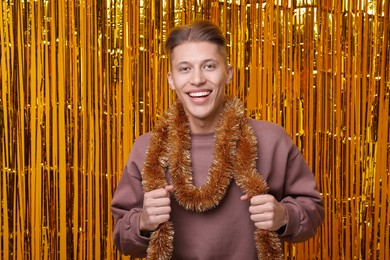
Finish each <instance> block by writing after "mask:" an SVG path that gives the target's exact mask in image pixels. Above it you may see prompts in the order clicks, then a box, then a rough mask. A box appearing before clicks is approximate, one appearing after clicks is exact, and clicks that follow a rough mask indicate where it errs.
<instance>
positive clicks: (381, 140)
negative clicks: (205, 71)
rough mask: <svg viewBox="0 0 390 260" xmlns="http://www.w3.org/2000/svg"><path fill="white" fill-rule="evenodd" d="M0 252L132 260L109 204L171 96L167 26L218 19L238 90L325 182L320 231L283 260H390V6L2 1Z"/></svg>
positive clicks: (355, 1) (312, 0)
mask: <svg viewBox="0 0 390 260" xmlns="http://www.w3.org/2000/svg"><path fill="white" fill-rule="evenodd" d="M0 13H1V16H0V37H1V42H0V44H1V46H0V62H1V74H0V82H1V85H0V142H1V147H0V154H1V156H0V158H1V160H0V169H1V175H0V187H1V191H0V199H1V206H0V215H1V216H0V226H1V229H0V258H1V259H96V258H98V259H122V258H127V257H123V256H121V255H120V254H119V253H118V252H117V251H116V250H115V247H114V245H113V242H112V229H113V221H112V218H111V213H110V209H109V205H110V202H111V198H112V194H113V192H114V190H115V187H116V184H117V182H118V180H119V178H120V175H121V170H122V168H123V166H124V163H125V161H126V159H127V156H128V153H129V151H130V149H131V145H132V143H133V141H134V138H136V137H137V136H139V135H140V134H142V133H144V132H146V131H149V130H151V129H152V127H153V125H154V122H155V120H156V118H157V117H158V116H159V115H160V114H161V113H162V111H163V110H164V109H165V108H167V106H168V105H169V104H170V103H171V102H172V100H173V99H174V94H173V93H172V92H170V91H169V88H168V86H167V81H166V78H165V75H166V73H167V72H168V61H167V58H166V56H165V55H164V53H163V44H164V41H165V37H166V35H167V32H168V31H169V30H170V29H171V28H172V27H173V26H174V25H176V24H183V23H186V22H189V21H191V20H193V19H196V18H208V19H211V20H213V21H214V22H216V23H218V24H220V25H221V27H222V29H223V31H224V32H225V33H226V35H227V38H228V41H229V59H230V62H231V63H232V64H233V66H234V68H235V77H234V81H233V82H232V84H231V85H230V87H229V90H228V92H229V93H230V94H234V95H237V96H239V97H240V98H242V100H243V101H244V102H245V104H246V107H247V109H248V115H249V116H251V117H254V118H259V119H266V120H270V121H274V122H276V123H278V124H280V125H282V126H284V127H285V129H286V130H287V131H288V132H289V133H290V134H291V136H292V138H293V140H294V141H295V143H296V144H297V145H298V147H299V148H300V149H301V151H302V153H303V155H304V156H305V158H306V159H307V161H308V163H309V164H310V166H311V168H312V169H313V172H314V174H315V176H316V178H317V180H318V184H319V189H320V190H321V192H322V194H323V196H324V201H325V209H326V218H325V222H324V224H323V226H322V227H321V229H320V230H319V232H318V234H317V235H316V236H315V237H314V238H313V239H310V240H309V241H307V242H305V243H301V244H286V245H285V255H286V259H390V253H389V252H390V240H389V237H390V209H389V193H390V177H389V164H390V163H389V160H390V155H389V154H390V153H389V150H390V142H389V131H390V127H389V106H390V105H389V92H390V20H389V13H390V6H389V1H385V0H377V1H374V0H343V1H341V0H333V1H332V0H325V1H319V0H317V1H316V0H295V1H293V0H263V1H259V0H257V1H256V0H247V1H244V0H241V1H240V0H237V1H234V0H230V1H227V0H226V1H218V0H210V1H206V0H197V1H195V0H188V1H185V0H181V1H180V0H176V1H164V0H155V1H151V0H149V1H147V0H144V1H135V0H128V1H119V0H118V1H116V0H112V1H93V0H86V1H72V0H67V1H64V0H62V1H61V0H60V1H39V0H36V1H32V0H30V1H27V0H25V1H11V0H3V1H2V2H1V4H0Z"/></svg>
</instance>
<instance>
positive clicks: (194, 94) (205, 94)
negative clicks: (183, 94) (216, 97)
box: [188, 91, 211, 98]
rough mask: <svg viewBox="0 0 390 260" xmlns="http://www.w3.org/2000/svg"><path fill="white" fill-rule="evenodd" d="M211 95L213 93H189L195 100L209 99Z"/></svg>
mask: <svg viewBox="0 0 390 260" xmlns="http://www.w3.org/2000/svg"><path fill="white" fill-rule="evenodd" d="M210 93H211V91H201V92H192V93H188V95H189V96H190V97H193V98H199V97H207V96H208V95H210Z"/></svg>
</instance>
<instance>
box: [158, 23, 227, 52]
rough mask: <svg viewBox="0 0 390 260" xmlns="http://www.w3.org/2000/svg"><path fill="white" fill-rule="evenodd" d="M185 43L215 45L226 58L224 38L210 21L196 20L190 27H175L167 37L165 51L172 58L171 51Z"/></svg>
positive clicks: (216, 26)
mask: <svg viewBox="0 0 390 260" xmlns="http://www.w3.org/2000/svg"><path fill="white" fill-rule="evenodd" d="M186 42H211V43H215V44H217V45H218V46H219V47H221V50H222V52H223V54H224V55H225V56H226V43H227V41H226V38H225V36H224V35H223V33H222V31H221V29H220V28H219V26H218V25H216V24H214V23H212V22H211V21H208V20H196V21H195V22H193V23H192V24H191V25H180V26H177V27H175V28H174V29H173V30H172V31H171V32H170V33H169V35H168V38H167V41H166V43H165V51H166V52H167V53H168V54H169V55H170V56H172V51H173V49H174V48H175V47H177V46H179V45H181V44H184V43H186ZM171 58H172V57H171Z"/></svg>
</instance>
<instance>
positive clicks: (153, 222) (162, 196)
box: [139, 185, 173, 231]
mask: <svg viewBox="0 0 390 260" xmlns="http://www.w3.org/2000/svg"><path fill="white" fill-rule="evenodd" d="M172 190H173V186H172V185H168V186H165V188H160V189H156V190H152V191H149V192H146V193H145V194H144V207H143V209H142V212H141V217H140V225H139V227H140V231H154V230H156V229H157V228H158V226H159V225H160V224H161V223H164V222H166V221H168V220H169V218H170V213H171V200H170V191H172Z"/></svg>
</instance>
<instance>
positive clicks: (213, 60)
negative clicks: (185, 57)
mask: <svg viewBox="0 0 390 260" xmlns="http://www.w3.org/2000/svg"><path fill="white" fill-rule="evenodd" d="M208 62H216V63H218V64H219V63H220V62H219V61H218V60H217V59H205V60H203V61H201V62H200V64H204V63H208ZM188 64H191V62H188V61H181V62H179V63H178V64H177V65H176V66H180V65H188Z"/></svg>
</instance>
